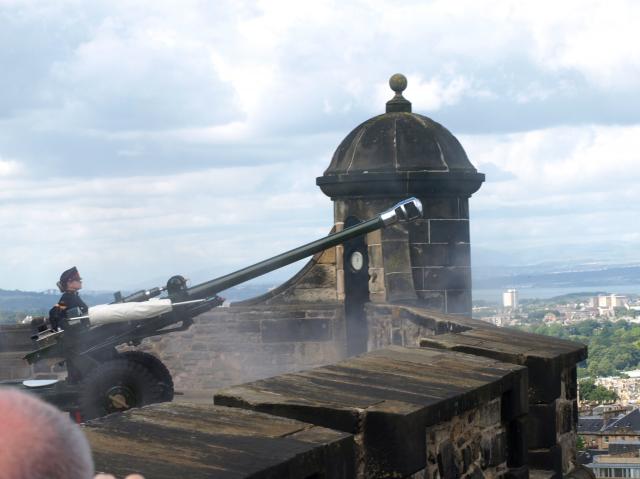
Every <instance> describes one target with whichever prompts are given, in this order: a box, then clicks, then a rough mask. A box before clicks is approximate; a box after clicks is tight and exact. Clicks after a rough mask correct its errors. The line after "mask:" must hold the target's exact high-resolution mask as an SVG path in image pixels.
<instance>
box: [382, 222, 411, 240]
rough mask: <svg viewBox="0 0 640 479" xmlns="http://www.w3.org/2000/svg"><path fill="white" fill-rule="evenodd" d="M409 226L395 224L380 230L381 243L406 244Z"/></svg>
mask: <svg viewBox="0 0 640 479" xmlns="http://www.w3.org/2000/svg"><path fill="white" fill-rule="evenodd" d="M408 228H409V225H408V224H407V223H396V224H394V225H391V226H387V227H386V228H384V229H383V230H382V241H383V242H384V241H388V240H399V241H404V242H406V241H407V239H408V238H409V229H408Z"/></svg>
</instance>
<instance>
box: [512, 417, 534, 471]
mask: <svg viewBox="0 0 640 479" xmlns="http://www.w3.org/2000/svg"><path fill="white" fill-rule="evenodd" d="M507 443H508V445H509V446H508V447H507V466H509V467H511V468H519V467H524V466H525V465H526V464H527V456H528V453H529V452H528V451H529V444H528V441H527V417H526V416H522V417H519V418H517V419H513V420H511V421H509V423H508V425H507Z"/></svg>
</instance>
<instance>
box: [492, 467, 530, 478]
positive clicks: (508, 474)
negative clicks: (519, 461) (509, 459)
mask: <svg viewBox="0 0 640 479" xmlns="http://www.w3.org/2000/svg"><path fill="white" fill-rule="evenodd" d="M498 477H499V479H529V466H520V467H511V468H509V469H507V470H506V471H505V472H504V473H502V474H501V475H500V476H498Z"/></svg>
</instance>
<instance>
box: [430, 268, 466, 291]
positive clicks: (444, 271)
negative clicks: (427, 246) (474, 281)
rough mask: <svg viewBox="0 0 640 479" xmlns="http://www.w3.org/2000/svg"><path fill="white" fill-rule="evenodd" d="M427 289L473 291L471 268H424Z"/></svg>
mask: <svg viewBox="0 0 640 479" xmlns="http://www.w3.org/2000/svg"><path fill="white" fill-rule="evenodd" d="M424 285H425V289H447V290H449V289H458V290H460V289H464V290H466V289H469V290H470V289H471V268H468V267H461V266H444V267H430V268H424Z"/></svg>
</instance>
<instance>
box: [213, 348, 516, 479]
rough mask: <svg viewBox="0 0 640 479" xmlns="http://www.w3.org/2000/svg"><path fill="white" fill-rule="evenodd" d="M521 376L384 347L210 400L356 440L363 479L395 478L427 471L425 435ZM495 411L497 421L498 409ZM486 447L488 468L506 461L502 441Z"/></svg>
mask: <svg viewBox="0 0 640 479" xmlns="http://www.w3.org/2000/svg"><path fill="white" fill-rule="evenodd" d="M523 372H524V368H522V367H520V366H514V365H505V364H503V363H500V362H496V361H492V360H488V359H484V358H478V357H473V356H467V355H463V354H462V355H461V354H456V353H452V352H446V351H436V350H429V349H425V348H398V347H391V348H388V349H383V350H379V351H374V352H371V353H368V354H366V355H363V356H359V357H356V358H352V359H349V360H347V361H343V362H341V363H338V364H335V365H331V366H325V367H321V368H316V369H313V370H309V371H302V372H298V373H292V374H285V375H281V376H278V377H274V378H268V379H264V380H261V381H257V382H253V383H248V384H244V385H240V386H235V387H231V388H228V389H226V390H223V391H220V392H218V393H217V394H216V395H215V399H214V400H215V403H216V404H219V405H225V406H234V407H242V408H248V409H254V410H256V411H262V412H269V413H271V414H275V415H279V416H286V417H291V418H294V419H298V420H303V421H309V422H313V423H314V424H317V425H322V426H324V427H330V428H334V429H338V430H341V431H345V432H350V433H354V434H357V435H361V437H362V439H361V440H359V441H358V443H359V444H360V445H361V446H360V447H361V448H362V449H361V450H360V452H359V453H358V454H359V457H362V458H363V464H364V465H363V467H364V469H365V473H364V475H363V476H362V477H389V476H393V475H398V476H400V477H402V476H403V475H404V476H406V475H409V474H412V473H415V472H417V471H419V470H421V469H423V468H425V467H426V457H425V448H426V443H425V440H426V435H425V432H424V431H425V430H426V429H427V428H428V427H429V426H430V425H435V424H439V423H442V422H443V421H450V420H451V419H452V418H453V417H455V416H457V415H460V414H462V413H463V412H464V411H469V410H471V409H473V408H477V407H479V406H480V405H482V404H485V403H486V402H487V401H489V400H491V399H492V398H498V399H499V398H501V397H502V394H503V393H504V392H506V391H507V390H509V389H510V388H512V387H513V384H514V383H515V382H517V381H518V378H521V375H522V373H523ZM497 411H498V412H497V413H496V415H495V417H496V418H498V419H499V417H500V413H499V411H500V407H499V405H498V407H497ZM492 427H495V425H492ZM501 434H502V433H501V432H500V431H499V430H497V431H496V432H495V434H494V435H500V437H502V436H501ZM487 437H488V436H487ZM490 447H491V448H492V449H490V451H491V452H490V455H489V457H490V458H491V464H493V462H495V460H498V459H499V458H500V457H502V458H503V461H504V460H506V450H503V451H502V452H500V451H498V450H497V448H500V447H502V448H503V449H505V443H504V440H503V439H496V440H494V441H493V442H492V443H491V444H490Z"/></svg>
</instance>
